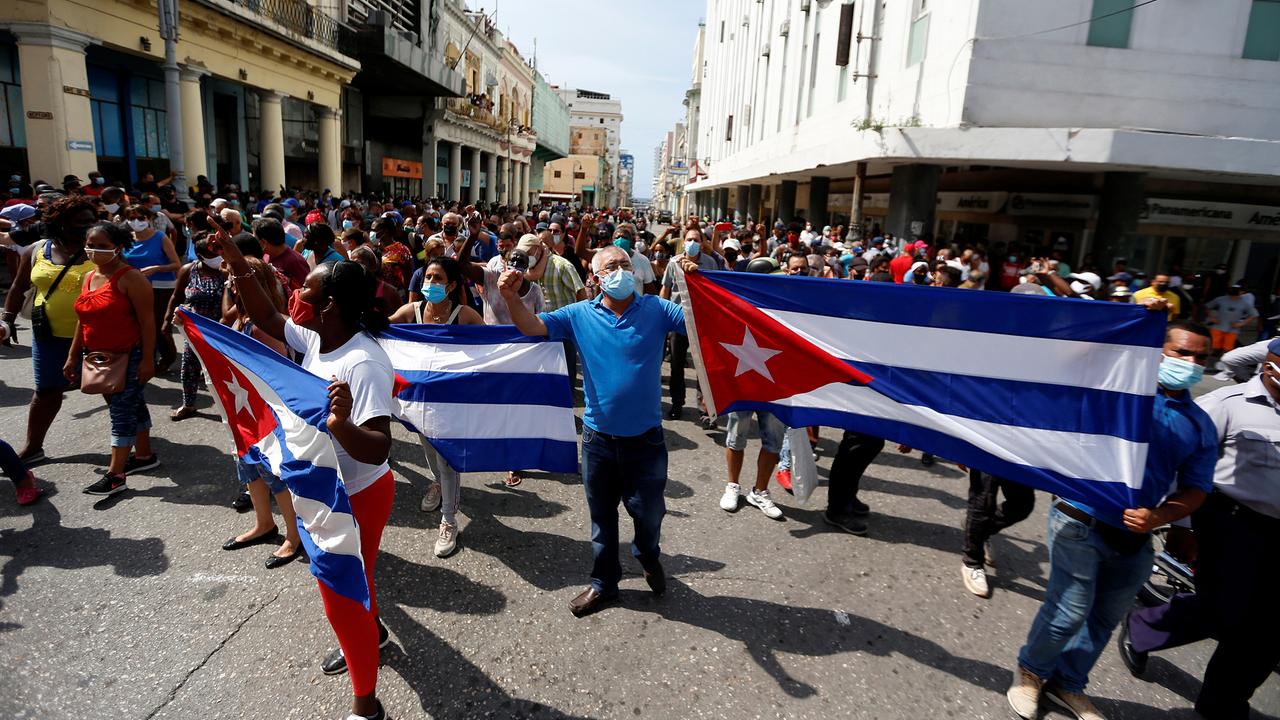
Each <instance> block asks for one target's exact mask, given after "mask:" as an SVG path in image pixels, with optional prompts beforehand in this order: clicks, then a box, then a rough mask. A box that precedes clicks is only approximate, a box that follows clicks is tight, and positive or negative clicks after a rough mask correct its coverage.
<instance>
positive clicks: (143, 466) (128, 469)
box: [124, 453, 160, 475]
mask: <svg viewBox="0 0 1280 720" xmlns="http://www.w3.org/2000/svg"><path fill="white" fill-rule="evenodd" d="M158 467H160V456H159V455H157V454H156V453H151V457H149V458H147V459H146V460H143V459H142V458H140V457H138V456H137V455H130V456H129V459H128V460H126V461H125V462H124V474H125V475H133V474H134V473H140V472H146V471H147V470H154V469H156V468H158Z"/></svg>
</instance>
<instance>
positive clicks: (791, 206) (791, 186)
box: [776, 180, 796, 223]
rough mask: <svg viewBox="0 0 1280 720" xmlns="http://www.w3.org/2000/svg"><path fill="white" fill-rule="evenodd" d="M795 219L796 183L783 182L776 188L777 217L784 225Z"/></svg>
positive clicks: (790, 181)
mask: <svg viewBox="0 0 1280 720" xmlns="http://www.w3.org/2000/svg"><path fill="white" fill-rule="evenodd" d="M795 219H796V181H795V180H783V181H782V185H781V186H780V187H779V188H778V217H777V218H776V220H781V221H782V222H784V223H789V222H791V221H792V220H795Z"/></svg>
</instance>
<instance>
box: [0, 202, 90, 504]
mask: <svg viewBox="0 0 1280 720" xmlns="http://www.w3.org/2000/svg"><path fill="white" fill-rule="evenodd" d="M96 218H97V214H96V211H95V210H94V206H93V203H92V202H91V198H85V197H78V196H72V197H67V198H62V199H61V200H58V201H56V202H54V203H53V204H52V205H50V206H49V209H48V210H47V211H45V215H44V223H45V228H46V229H47V230H48V232H49V239H48V240H42V241H40V242H37V243H35V244H34V245H32V247H31V250H30V251H29V252H26V253H23V255H22V260H21V262H20V263H19V265H18V273H17V275H15V276H14V281H13V285H12V286H11V287H10V289H9V294H8V296H6V297H5V303H4V314H3V316H2V317H3V320H4V323H5V325H7V326H8V328H9V337H10V339H11V340H13V341H17V339H18V338H17V335H16V334H15V330H14V325H13V323H14V320H15V318H17V316H18V311H19V310H20V309H21V308H22V304H23V302H24V301H25V298H26V292H27V290H28V289H29V288H31V287H33V286H34V287H35V298H34V301H33V304H34V306H35V307H37V308H42V309H41V310H39V311H37V312H38V313H39V314H42V315H43V316H44V317H45V318H46V322H45V323H43V324H42V325H41V326H39V327H36V328H34V329H33V330H32V340H31V363H32V365H33V367H34V369H35V388H36V389H35V393H34V394H33V395H32V396H31V407H30V409H29V410H28V411H27V436H26V441H25V444H24V445H23V446H22V449H21V450H19V451H18V457H19V458H20V459H21V460H22V461H23V462H24V463H26V464H28V465H32V464H35V463H38V462H40V461H42V460H44V459H45V453H44V437H45V435H46V434H47V433H48V432H49V426H50V425H52V424H53V419H54V418H55V417H57V415H58V410H59V409H60V408H61V407H62V394H63V393H64V392H66V391H67V389H68V388H69V387H70V384H69V383H68V382H67V379H66V378H65V377H63V375H62V367H63V366H64V365H65V364H66V362H67V357H68V355H69V354H70V352H71V340H72V338H73V337H74V336H75V330H76V312H75V302H76V298H77V297H79V296H80V288H82V287H83V286H84V277H85V275H87V274H88V273H89V272H90V271H91V270H93V263H92V262H90V261H89V259H88V258H87V257H86V256H85V253H84V238H85V234H86V232H88V230H89V228H90V227H92V226H93V224H94V223H95V222H96ZM33 314H34V313H33ZM33 325H35V323H34V322H33ZM20 487H21V485H20ZM32 487H34V486H32Z"/></svg>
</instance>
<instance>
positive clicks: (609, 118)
mask: <svg viewBox="0 0 1280 720" xmlns="http://www.w3.org/2000/svg"><path fill="white" fill-rule="evenodd" d="M555 90H556V92H558V93H560V97H562V98H564V101H565V104H567V105H568V106H569V128H570V130H572V129H573V128H575V127H594V128H600V127H603V128H605V130H606V131H607V133H608V141H607V148H606V152H605V158H604V159H605V163H606V165H607V167H606V168H605V178H604V181H603V185H604V187H603V188H600V189H598V190H597V191H596V197H597V198H600V199H601V201H602V204H603V205H606V206H609V207H616V206H617V205H618V183H619V165H620V158H619V155H620V154H621V147H622V101H621V100H615V99H613V98H612V97H610V96H609V94H608V93H602V92H594V91H591V90H581V89H575V88H561V87H558V88H555Z"/></svg>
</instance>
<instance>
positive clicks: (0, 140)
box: [0, 93, 13, 147]
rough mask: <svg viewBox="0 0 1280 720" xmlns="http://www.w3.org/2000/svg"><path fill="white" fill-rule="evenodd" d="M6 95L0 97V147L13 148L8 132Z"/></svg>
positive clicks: (11, 138) (11, 137)
mask: <svg viewBox="0 0 1280 720" xmlns="http://www.w3.org/2000/svg"><path fill="white" fill-rule="evenodd" d="M6 96H7V93H6V94H5V95H0V112H2V113H3V114H0V147H12V146H13V133H11V132H9V103H8V99H7V97H6Z"/></svg>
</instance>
